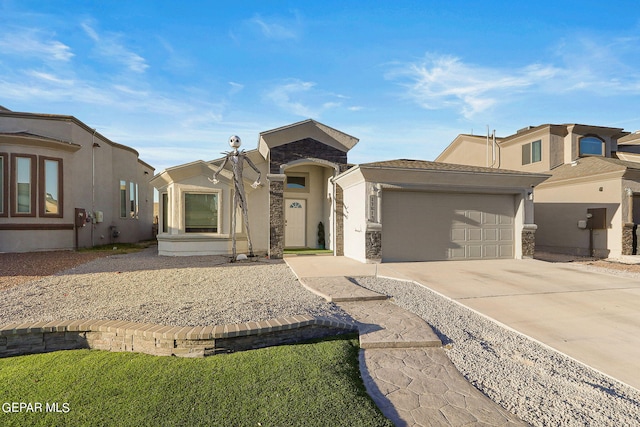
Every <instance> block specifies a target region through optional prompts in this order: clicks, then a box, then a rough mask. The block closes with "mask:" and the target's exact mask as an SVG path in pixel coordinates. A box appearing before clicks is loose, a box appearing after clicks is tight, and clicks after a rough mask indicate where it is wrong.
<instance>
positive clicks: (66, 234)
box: [0, 107, 154, 252]
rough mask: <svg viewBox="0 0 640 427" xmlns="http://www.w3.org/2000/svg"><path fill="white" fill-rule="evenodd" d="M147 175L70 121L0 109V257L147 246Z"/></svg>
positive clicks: (139, 164)
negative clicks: (121, 245) (119, 245)
mask: <svg viewBox="0 0 640 427" xmlns="http://www.w3.org/2000/svg"><path fill="white" fill-rule="evenodd" d="M153 171H154V169H153V168H152V167H151V166H149V165H148V164H146V163H145V162H143V161H142V160H140V159H139V158H138V152H137V151H135V150H134V149H132V148H130V147H126V146H124V145H120V144H117V143H115V142H113V141H110V140H109V139H107V138H106V137H104V136H103V135H101V134H100V133H98V132H96V130H95V129H91V128H90V127H89V126H87V125H86V124H84V123H82V122H81V121H79V120H78V119H76V118H75V117H72V116H61V115H51V114H34V113H20V112H13V111H9V110H7V109H6V108H2V107H0V189H1V191H0V252H27V251H43V250H56V249H74V248H76V247H80V248H84V247H92V246H97V245H103V244H110V243H117V242H137V241H140V240H146V239H151V238H152V237H153V235H152V220H153V218H152V215H153V187H152V186H151V185H149V180H150V179H151V177H152V176H153ZM85 214H86V217H81V216H79V215H85Z"/></svg>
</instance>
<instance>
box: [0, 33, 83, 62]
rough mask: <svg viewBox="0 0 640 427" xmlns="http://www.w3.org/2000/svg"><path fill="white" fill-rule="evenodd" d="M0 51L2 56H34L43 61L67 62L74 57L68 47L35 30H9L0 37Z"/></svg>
mask: <svg viewBox="0 0 640 427" xmlns="http://www.w3.org/2000/svg"><path fill="white" fill-rule="evenodd" d="M0 50H1V51H2V53H4V54H13V55H21V56H34V57H38V58H40V59H42V60H45V61H49V60H53V61H61V62H67V61H70V60H71V58H73V57H74V54H73V52H72V51H71V48H70V47H69V46H67V45H66V44H64V43H62V42H60V41H58V40H51V39H49V37H47V36H46V35H44V34H42V32H41V31H39V30H36V29H11V30H10V31H9V32H8V33H7V34H4V35H3V36H2V37H0Z"/></svg>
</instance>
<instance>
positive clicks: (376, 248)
mask: <svg viewBox="0 0 640 427" xmlns="http://www.w3.org/2000/svg"><path fill="white" fill-rule="evenodd" d="M365 237H366V242H365V245H366V247H365V257H366V259H367V262H371V263H377V262H381V261H382V227H380V224H370V225H368V226H367V233H366V236H365Z"/></svg>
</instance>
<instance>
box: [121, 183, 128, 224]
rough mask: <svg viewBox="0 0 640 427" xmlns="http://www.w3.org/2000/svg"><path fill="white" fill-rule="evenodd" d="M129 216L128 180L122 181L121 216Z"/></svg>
mask: <svg viewBox="0 0 640 427" xmlns="http://www.w3.org/2000/svg"><path fill="white" fill-rule="evenodd" d="M126 217H127V181H122V180H121V181H120V218H126Z"/></svg>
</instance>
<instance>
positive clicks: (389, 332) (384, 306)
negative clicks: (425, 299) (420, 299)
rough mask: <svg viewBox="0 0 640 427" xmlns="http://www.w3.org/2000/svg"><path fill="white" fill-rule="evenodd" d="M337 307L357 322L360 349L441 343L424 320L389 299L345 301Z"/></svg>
mask: <svg viewBox="0 0 640 427" xmlns="http://www.w3.org/2000/svg"><path fill="white" fill-rule="evenodd" d="M338 306H339V307H340V308H342V309H343V310H345V311H346V312H347V313H349V314H350V315H351V317H353V318H354V319H355V320H356V321H357V322H358V323H359V325H358V329H359V332H360V347H361V348H364V349H370V348H410V347H414V348H415V347H441V346H442V342H441V341H440V339H439V338H438V336H437V335H436V334H435V332H433V329H431V326H429V324H428V323H427V322H425V321H424V320H422V318H420V317H419V316H417V315H415V314H413V313H411V312H409V311H407V310H404V309H403V308H400V307H398V306H397V305H395V304H393V303H392V302H390V301H347V302H341V303H338Z"/></svg>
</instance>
